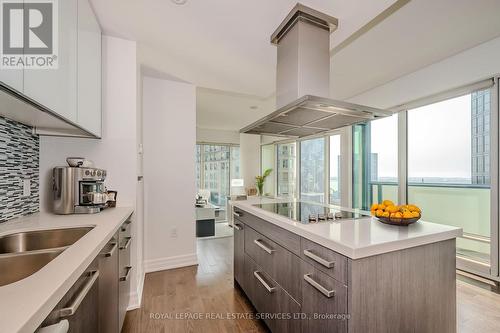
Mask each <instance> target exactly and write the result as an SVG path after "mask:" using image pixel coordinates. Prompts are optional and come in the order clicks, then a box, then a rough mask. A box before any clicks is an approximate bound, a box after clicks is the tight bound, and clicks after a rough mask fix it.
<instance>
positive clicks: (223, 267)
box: [122, 237, 500, 333]
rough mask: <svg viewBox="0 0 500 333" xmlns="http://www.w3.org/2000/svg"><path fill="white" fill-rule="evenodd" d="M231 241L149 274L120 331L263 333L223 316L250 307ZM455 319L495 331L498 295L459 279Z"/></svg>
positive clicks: (460, 328)
mask: <svg viewBox="0 0 500 333" xmlns="http://www.w3.org/2000/svg"><path fill="white" fill-rule="evenodd" d="M232 245H233V238H232V237H227V238H217V239H207V240H199V241H198V261H199V265H198V266H191V267H185V268H179V269H173V270H168V271H162V272H156V273H150V274H147V275H146V280H145V283H144V293H143V301H142V307H141V309H137V310H134V311H129V312H128V313H127V316H126V318H125V324H124V326H123V331H122V332H124V333H128V332H133V333H145V332H148V333H149V332H153V333H156V332H159V333H170V332H175V333H184V332H186V333H187V332H203V333H211V332H230V333H233V332H250V333H257V332H267V329H266V328H265V326H264V325H263V324H262V323H261V322H260V321H258V320H255V319H252V318H250V319H246V318H237V319H226V316H227V314H228V313H229V314H231V313H238V314H242V316H243V315H248V316H251V315H252V311H253V308H252V306H251V305H250V303H249V301H248V300H247V299H246V297H245V296H244V295H243V294H242V292H241V291H240V290H239V289H237V288H234V287H233V246H232ZM186 314H187V315H190V317H189V318H182V317H181V316H184V315H186ZM198 314H201V316H202V317H203V318H202V319H198V318H195V317H194V316H195V315H198ZM207 314H208V315H213V316H216V317H215V319H209V318H205V316H206V315H207ZM457 318H458V322H457V332H460V333H466V332H467V333H469V332H471V333H472V332H481V333H489V332H491V333H493V332H495V333H496V332H499V331H500V329H499V328H500V294H498V293H495V292H492V291H489V290H485V289H484V288H481V287H479V286H478V285H475V284H471V283H467V282H464V281H462V280H457Z"/></svg>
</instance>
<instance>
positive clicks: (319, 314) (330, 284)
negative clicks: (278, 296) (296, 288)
mask: <svg viewBox="0 0 500 333" xmlns="http://www.w3.org/2000/svg"><path fill="white" fill-rule="evenodd" d="M301 267H302V271H301V273H302V274H301V275H302V312H303V313H304V315H305V318H304V319H303V320H302V333H345V332H347V325H348V318H349V315H348V313H347V311H348V308H347V296H348V295H347V291H348V289H347V286H345V285H344V284H343V283H341V282H339V281H337V280H335V279H333V278H332V277H330V276H329V275H327V274H325V273H323V272H322V271H320V270H318V269H317V268H315V267H314V266H312V265H310V264H308V263H306V262H302V266H301Z"/></svg>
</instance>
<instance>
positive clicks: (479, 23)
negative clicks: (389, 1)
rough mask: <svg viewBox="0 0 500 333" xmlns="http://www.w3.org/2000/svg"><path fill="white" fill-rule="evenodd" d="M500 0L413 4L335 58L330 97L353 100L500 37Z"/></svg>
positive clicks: (418, 1) (442, 0) (430, 0)
mask: <svg viewBox="0 0 500 333" xmlns="http://www.w3.org/2000/svg"><path fill="white" fill-rule="evenodd" d="M498 13H500V1H498V0H475V1H470V0H412V1H410V2H409V3H408V4H406V5H405V6H403V7H402V8H400V9H399V10H398V11H397V12H395V13H394V14H392V15H391V16H389V17H387V18H386V19H385V20H384V21H383V22H381V23H380V24H378V25H376V26H375V27H373V28H372V29H370V30H369V31H368V32H367V33H365V34H364V35H362V36H360V37H359V38H357V39H356V40H355V41H353V42H351V43H350V44H349V45H348V46H346V47H345V48H343V49H341V50H340V51H339V52H338V53H335V54H334V55H333V56H332V57H331V63H330V67H331V71H330V75H331V79H330V80H331V82H330V90H331V92H330V94H331V96H332V97H333V98H337V99H349V98H350V97H353V96H355V95H358V94H360V93H362V92H364V91H367V90H369V89H373V88H374V87H377V86H380V85H382V84H384V83H387V82H389V81H392V80H394V79H396V78H398V77H401V76H404V75H406V74H409V73H412V72H414V71H416V70H418V69H420V68H423V67H426V66H428V65H430V64H432V63H435V62H438V61H440V60H443V59H445V58H447V57H450V56H452V55H455V54H457V53H459V52H461V51H464V50H466V49H469V48H471V47H474V46H476V45H478V44H481V43H484V42H486V41H489V40H491V39H493V38H495V37H497V36H500V19H498Z"/></svg>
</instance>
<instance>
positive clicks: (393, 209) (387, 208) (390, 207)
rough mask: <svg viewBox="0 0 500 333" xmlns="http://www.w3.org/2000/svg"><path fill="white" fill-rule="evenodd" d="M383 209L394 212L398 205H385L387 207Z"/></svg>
mask: <svg viewBox="0 0 500 333" xmlns="http://www.w3.org/2000/svg"><path fill="white" fill-rule="evenodd" d="M385 210H386V211H387V212H389V213H395V212H397V211H398V210H399V209H398V207H396V206H394V205H392V206H387V207H386V208H385Z"/></svg>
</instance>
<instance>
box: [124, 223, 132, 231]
mask: <svg viewBox="0 0 500 333" xmlns="http://www.w3.org/2000/svg"><path fill="white" fill-rule="evenodd" d="M131 223H132V221H130V220H127V221H125V222H123V224H122V231H127V228H128V226H129V225H130V224H131Z"/></svg>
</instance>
